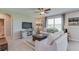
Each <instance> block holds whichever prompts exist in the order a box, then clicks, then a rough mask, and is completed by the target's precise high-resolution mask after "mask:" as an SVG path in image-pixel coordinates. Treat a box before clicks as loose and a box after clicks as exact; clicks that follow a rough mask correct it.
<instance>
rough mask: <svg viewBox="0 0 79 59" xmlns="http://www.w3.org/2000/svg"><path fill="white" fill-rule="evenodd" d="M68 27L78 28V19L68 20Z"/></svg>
mask: <svg viewBox="0 0 79 59" xmlns="http://www.w3.org/2000/svg"><path fill="white" fill-rule="evenodd" d="M68 25H69V26H79V17H74V18H69V19H68Z"/></svg>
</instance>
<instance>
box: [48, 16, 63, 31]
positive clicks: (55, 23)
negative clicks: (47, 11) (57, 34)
mask: <svg viewBox="0 0 79 59" xmlns="http://www.w3.org/2000/svg"><path fill="white" fill-rule="evenodd" d="M47 28H56V29H58V30H59V31H61V30H62V17H61V16H59V17H53V18H48V19H47Z"/></svg>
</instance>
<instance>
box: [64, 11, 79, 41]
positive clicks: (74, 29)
mask: <svg viewBox="0 0 79 59" xmlns="http://www.w3.org/2000/svg"><path fill="white" fill-rule="evenodd" d="M73 17H79V11H76V12H72V13H66V14H65V28H67V29H68V31H69V33H71V39H70V40H74V41H79V37H78V35H79V26H68V18H73Z"/></svg>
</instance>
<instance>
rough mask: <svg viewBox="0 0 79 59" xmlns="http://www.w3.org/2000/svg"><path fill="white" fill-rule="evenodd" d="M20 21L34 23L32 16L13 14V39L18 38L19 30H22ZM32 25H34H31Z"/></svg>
mask: <svg viewBox="0 0 79 59" xmlns="http://www.w3.org/2000/svg"><path fill="white" fill-rule="evenodd" d="M22 22H32V23H33V24H34V18H27V16H23V15H22V16H19V15H13V39H19V38H20V31H22V30H23V29H22ZM33 27H34V25H33Z"/></svg>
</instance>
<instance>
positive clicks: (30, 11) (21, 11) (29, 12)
mask: <svg viewBox="0 0 79 59" xmlns="http://www.w3.org/2000/svg"><path fill="white" fill-rule="evenodd" d="M35 10H36V8H0V12H1V13H10V14H18V15H24V16H28V17H33V16H37V15H39V14H38V13H36V12H35ZM77 10H79V8H51V10H50V11H49V13H48V14H46V16H50V15H56V14H63V13H68V12H72V11H77Z"/></svg>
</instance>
